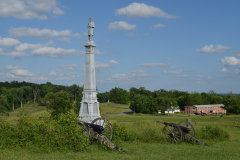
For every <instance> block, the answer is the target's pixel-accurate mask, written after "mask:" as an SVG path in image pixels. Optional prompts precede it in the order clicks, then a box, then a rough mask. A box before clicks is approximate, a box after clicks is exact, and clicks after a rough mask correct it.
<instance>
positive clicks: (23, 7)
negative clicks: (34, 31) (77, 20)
mask: <svg viewBox="0 0 240 160" xmlns="http://www.w3.org/2000/svg"><path fill="white" fill-rule="evenodd" d="M56 5H57V1H56V0H21V1H20V0H1V1H0V17H9V16H11V17H15V18H18V19H35V18H37V19H42V20H45V19H48V17H47V16H48V15H50V14H51V11H52V10H53V14H56V15H61V14H63V13H64V11H62V10H61V9H59V8H57V7H56Z"/></svg>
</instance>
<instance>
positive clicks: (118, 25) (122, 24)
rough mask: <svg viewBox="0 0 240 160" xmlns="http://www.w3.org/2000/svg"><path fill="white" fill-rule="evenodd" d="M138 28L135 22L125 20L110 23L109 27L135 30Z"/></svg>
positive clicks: (111, 28)
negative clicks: (129, 22)
mask: <svg viewBox="0 0 240 160" xmlns="http://www.w3.org/2000/svg"><path fill="white" fill-rule="evenodd" d="M135 28H136V25H135V24H128V23H127V22H124V21H119V22H117V21H116V22H113V23H110V24H109V26H108V29H110V30H134V29H135Z"/></svg>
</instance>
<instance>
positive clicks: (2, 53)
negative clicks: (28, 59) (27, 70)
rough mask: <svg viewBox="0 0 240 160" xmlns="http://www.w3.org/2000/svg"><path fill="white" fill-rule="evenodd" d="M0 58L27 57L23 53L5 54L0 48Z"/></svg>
mask: <svg viewBox="0 0 240 160" xmlns="http://www.w3.org/2000/svg"><path fill="white" fill-rule="evenodd" d="M0 56H12V57H22V56H27V54H26V53H24V52H16V51H13V52H6V51H4V50H3V49H2V48H0Z"/></svg>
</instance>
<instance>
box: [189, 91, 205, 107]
mask: <svg viewBox="0 0 240 160" xmlns="http://www.w3.org/2000/svg"><path fill="white" fill-rule="evenodd" d="M190 97H191V101H192V105H202V104H203V101H202V95H201V94H199V93H197V92H193V93H192V94H191V95H190Z"/></svg>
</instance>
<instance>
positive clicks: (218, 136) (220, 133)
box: [196, 125, 230, 141]
mask: <svg viewBox="0 0 240 160" xmlns="http://www.w3.org/2000/svg"><path fill="white" fill-rule="evenodd" d="M196 136H197V137H199V138H200V139H206V140H210V141H212V140H218V141H224V140H229V139H230V135H229V133H228V132H227V131H225V130H224V129H223V128H222V127H220V126H213V125H207V126H205V127H203V128H201V130H200V131H197V132H196Z"/></svg>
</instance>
